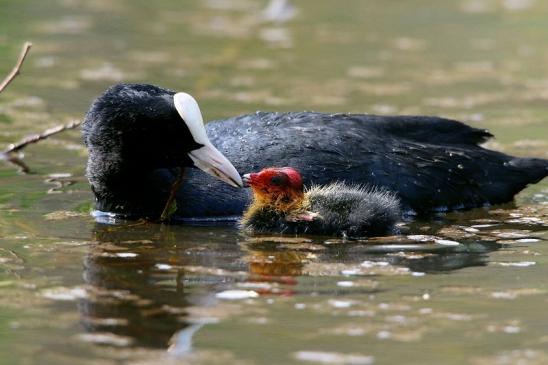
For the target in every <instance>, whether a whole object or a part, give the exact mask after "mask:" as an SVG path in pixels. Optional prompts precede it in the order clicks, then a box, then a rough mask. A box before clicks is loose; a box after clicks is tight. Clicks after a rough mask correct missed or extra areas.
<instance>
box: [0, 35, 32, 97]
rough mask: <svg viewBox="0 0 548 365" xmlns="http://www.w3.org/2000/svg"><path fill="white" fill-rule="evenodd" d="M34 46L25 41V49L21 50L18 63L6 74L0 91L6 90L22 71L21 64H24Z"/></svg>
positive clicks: (0, 85)
mask: <svg viewBox="0 0 548 365" xmlns="http://www.w3.org/2000/svg"><path fill="white" fill-rule="evenodd" d="M31 47H32V43H30V42H25V44H24V45H23V49H22V50H21V54H20V55H19V59H18V60H17V63H16V64H15V66H14V67H13V69H12V70H11V72H10V73H9V74H8V76H6V78H5V79H4V81H2V83H1V84H0V93H1V92H2V91H4V89H5V88H6V87H7V86H8V85H9V84H10V82H12V81H13V79H14V78H15V77H16V76H17V75H19V74H20V73H21V66H22V65H23V62H25V58H27V54H28V53H29V51H30V48H31Z"/></svg>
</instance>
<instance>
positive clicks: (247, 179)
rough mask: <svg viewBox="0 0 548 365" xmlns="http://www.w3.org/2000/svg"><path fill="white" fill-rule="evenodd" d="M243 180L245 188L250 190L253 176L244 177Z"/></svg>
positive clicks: (246, 175)
mask: <svg viewBox="0 0 548 365" xmlns="http://www.w3.org/2000/svg"><path fill="white" fill-rule="evenodd" d="M242 180H243V182H244V187H246V188H248V187H250V186H251V174H245V175H242Z"/></svg>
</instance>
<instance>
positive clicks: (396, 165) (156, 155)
mask: <svg viewBox="0 0 548 365" xmlns="http://www.w3.org/2000/svg"><path fill="white" fill-rule="evenodd" d="M178 95H179V96H178ZM190 99H191V98H190ZM190 99H189V97H188V96H186V94H182V93H176V92H174V91H171V90H167V89H164V88H160V87H157V86H153V85H142V84H119V85H115V86H113V87H111V88H110V89H108V90H107V91H106V92H105V93H104V94H103V95H101V96H99V97H98V98H97V99H96V100H95V101H94V102H93V104H92V105H91V108H90V110H89V111H88V113H87V115H86V118H85V122H84V125H83V137H84V141H85V143H86V145H87V147H88V150H89V157H88V165H87V176H88V179H89V181H90V184H91V186H92V189H93V192H94V193H95V197H96V209H97V210H100V211H107V212H113V213H118V214H121V215H126V216H133V217H137V216H149V217H157V216H159V214H160V212H161V211H162V209H163V207H164V205H165V201H166V199H167V197H168V195H169V191H170V188H171V185H172V183H173V181H174V179H175V177H176V175H177V172H176V170H174V168H175V167H177V166H187V167H190V166H197V167H199V168H201V169H203V170H206V172H209V173H211V174H213V175H215V177H217V178H220V179H221V180H223V181H224V182H229V183H231V184H232V185H235V186H237V185H240V183H241V181H239V179H238V178H237V177H236V176H235V171H234V170H233V169H232V167H231V165H230V163H229V162H228V161H227V160H226V159H225V158H224V157H223V156H222V155H221V154H220V153H219V152H218V151H217V150H215V148H214V147H213V146H215V147H216V148H217V149H218V150H219V151H221V153H222V154H224V156H226V157H227V158H228V159H229V160H230V161H231V162H232V163H233V164H234V166H235V167H236V169H237V170H238V171H257V170H259V169H261V168H263V167H265V166H280V165H281V166H293V167H295V168H297V169H298V170H300V171H301V173H302V175H303V177H304V180H303V182H304V184H305V185H311V184H319V185H325V184H329V183H332V182H337V181H346V182H348V183H358V184H367V185H370V186H378V187H382V188H384V189H386V190H388V191H392V192H395V193H396V194H397V196H398V198H399V199H400V201H401V203H402V205H403V208H404V209H405V210H413V211H415V212H417V213H428V212H431V211H438V210H452V209H465V208H472V207H477V206H482V205H485V204H495V203H502V202H507V201H510V200H512V198H513V196H514V195H515V194H516V193H518V192H519V191H520V190H522V189H523V188H524V187H525V186H527V184H531V183H535V182H538V181H539V180H541V179H542V178H543V177H545V176H546V175H547V172H548V160H544V159H535V158H517V157H513V156H508V155H505V154H503V153H500V152H495V151H491V150H487V149H485V148H482V147H480V146H479V144H480V143H482V142H484V141H486V140H487V139H488V138H489V137H491V136H492V135H491V134H490V133H489V132H487V131H486V130H483V129H476V128H472V127H469V126H467V125H465V124H463V123H461V122H458V121H454V120H448V119H443V118H437V117H426V116H376V115H365V114H324V113H314V112H291V113H272V112H257V113H254V114H246V115H241V116H237V117H234V118H229V119H225V120H218V121H213V122H210V123H208V124H207V126H206V128H205V129H206V131H207V136H206V135H205V133H204V132H203V128H200V125H201V115H200V111H199V108H198V106H197V104H195V102H193V99H192V100H190ZM207 137H209V140H208V139H207ZM209 141H211V142H209ZM223 181H220V180H218V179H215V178H213V177H211V176H209V175H207V174H204V173H203V172H201V171H199V170H197V169H192V168H189V169H185V177H184V181H183V184H182V186H181V188H180V190H179V191H178V193H177V197H176V199H177V203H178V204H177V214H176V217H178V218H195V217H227V216H234V215H236V216H237V215H240V214H241V213H242V212H243V211H244V209H245V207H246V205H247V204H248V203H249V201H250V199H251V196H250V192H249V191H247V190H246V189H237V188H235V187H231V186H229V185H228V184H225V183H224V182H223Z"/></svg>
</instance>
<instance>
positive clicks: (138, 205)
mask: <svg viewBox="0 0 548 365" xmlns="http://www.w3.org/2000/svg"><path fill="white" fill-rule="evenodd" d="M87 177H88V180H89V182H90V184H91V188H92V191H93V193H94V194H95V209H97V210H99V211H103V212H111V213H117V214H121V215H124V216H128V217H148V218H158V217H159V215H160V214H161V212H162V210H163V208H164V206H165V203H166V200H167V198H168V196H169V191H170V187H171V182H172V181H173V180H174V178H175V175H174V174H172V173H171V172H170V171H169V170H167V169H153V168H150V167H146V166H138V165H137V164H130V163H127V161H125V162H124V163H123V164H122V163H121V161H119V159H118V158H117V155H116V154H109V155H97V154H95V155H93V152H90V158H89V159H88V166H87Z"/></svg>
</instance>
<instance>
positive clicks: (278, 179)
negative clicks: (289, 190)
mask: <svg viewBox="0 0 548 365" xmlns="http://www.w3.org/2000/svg"><path fill="white" fill-rule="evenodd" d="M285 180H286V179H285V176H273V177H272V179H271V180H270V183H271V184H272V185H283V184H284V183H285Z"/></svg>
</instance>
